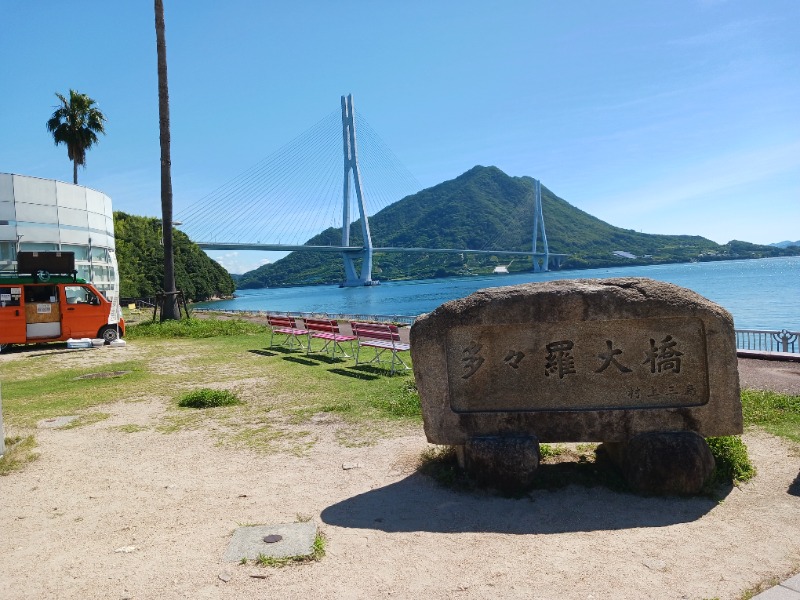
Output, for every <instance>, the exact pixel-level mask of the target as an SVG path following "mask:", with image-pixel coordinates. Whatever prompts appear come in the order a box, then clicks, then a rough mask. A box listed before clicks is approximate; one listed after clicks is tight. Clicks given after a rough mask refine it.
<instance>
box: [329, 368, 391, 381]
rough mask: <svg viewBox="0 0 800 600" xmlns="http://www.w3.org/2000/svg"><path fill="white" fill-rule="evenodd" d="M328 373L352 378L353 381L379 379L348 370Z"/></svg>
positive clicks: (336, 370) (330, 370)
mask: <svg viewBox="0 0 800 600" xmlns="http://www.w3.org/2000/svg"><path fill="white" fill-rule="evenodd" d="M328 372H329V373H334V374H335V375H344V376H345V377H352V378H353V379H362V380H373V379H380V377H378V376H377V375H370V374H368V373H359V372H358V371H350V370H348V369H329V370H328Z"/></svg>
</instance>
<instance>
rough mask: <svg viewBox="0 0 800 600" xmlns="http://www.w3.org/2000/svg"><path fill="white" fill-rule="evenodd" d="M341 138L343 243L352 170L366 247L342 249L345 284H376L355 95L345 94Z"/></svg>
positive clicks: (347, 235) (347, 238) (347, 233)
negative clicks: (359, 268) (373, 274)
mask: <svg viewBox="0 0 800 600" xmlns="http://www.w3.org/2000/svg"><path fill="white" fill-rule="evenodd" d="M342 141H343V143H344V193H343V205H342V246H349V245H350V173H351V172H352V174H353V187H354V188H355V191H356V199H357V200H358V212H359V215H360V217H361V236H362V237H363V238H364V247H363V249H361V250H357V251H345V252H342V259H343V260H344V275H345V280H344V283H343V284H342V285H343V286H344V287H356V286H361V285H375V284H377V283H378V282H377V281H372V235H371V234H370V232H369V221H368V220H367V211H366V209H365V208H364V196H363V193H362V191H361V171H360V170H359V168H358V154H357V151H356V121H355V110H354V108H353V96H352V94H351V95H348V96H347V97H345V96H342ZM359 258H360V259H361V275H360V276H359V275H358V274H357V272H356V265H355V260H356V259H359Z"/></svg>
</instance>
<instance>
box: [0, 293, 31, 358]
mask: <svg viewBox="0 0 800 600" xmlns="http://www.w3.org/2000/svg"><path fill="white" fill-rule="evenodd" d="M24 343H25V307H24V306H23V305H22V286H21V285H20V286H13V285H12V286H2V285H0V345H2V344H24Z"/></svg>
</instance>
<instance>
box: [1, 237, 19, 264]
mask: <svg viewBox="0 0 800 600" xmlns="http://www.w3.org/2000/svg"><path fill="white" fill-rule="evenodd" d="M15 258H16V252H14V242H0V261H11V260H14V259H15Z"/></svg>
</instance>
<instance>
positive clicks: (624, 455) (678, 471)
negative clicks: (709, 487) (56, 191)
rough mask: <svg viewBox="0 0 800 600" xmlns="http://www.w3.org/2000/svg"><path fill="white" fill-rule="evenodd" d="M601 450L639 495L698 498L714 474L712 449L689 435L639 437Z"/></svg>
mask: <svg viewBox="0 0 800 600" xmlns="http://www.w3.org/2000/svg"><path fill="white" fill-rule="evenodd" d="M603 448H604V449H605V450H606V451H607V453H608V455H609V456H610V457H611V458H612V459H613V460H614V461H615V462H616V463H617V464H618V465H619V466H620V468H621V469H622V472H623V474H624V475H625V479H626V480H627V481H628V484H629V485H630V486H631V488H633V490H635V491H637V492H639V493H642V494H655V495H669V494H679V495H692V494H697V493H699V492H700V491H702V489H703V487H704V486H705V485H706V483H708V481H709V479H710V478H711V476H712V474H713V473H714V467H715V463H714V456H713V455H712V454H711V448H709V447H708V444H707V443H706V441H705V439H703V437H702V436H700V435H698V434H697V433H694V432H692V431H659V432H651V433H642V434H639V435H637V436H635V437H634V438H632V439H631V440H630V441H629V442H627V443H618V444H603Z"/></svg>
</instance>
